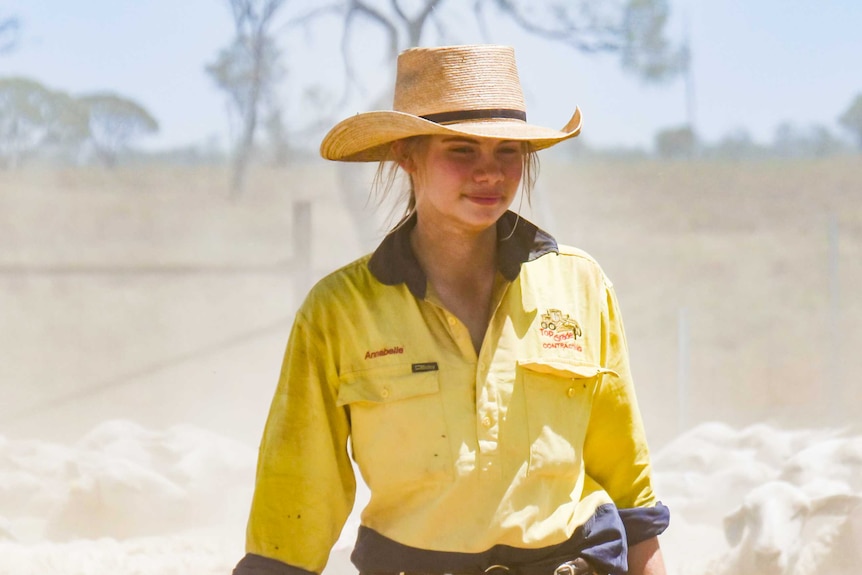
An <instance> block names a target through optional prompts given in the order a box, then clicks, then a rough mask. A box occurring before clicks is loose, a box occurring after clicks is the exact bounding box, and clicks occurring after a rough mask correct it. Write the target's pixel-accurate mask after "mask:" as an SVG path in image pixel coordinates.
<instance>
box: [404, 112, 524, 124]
mask: <svg viewBox="0 0 862 575" xmlns="http://www.w3.org/2000/svg"><path fill="white" fill-rule="evenodd" d="M419 117H420V118H423V119H425V120H428V121H429V122H434V123H435V124H446V123H449V122H465V121H468V120H487V119H492V118H494V119H496V118H508V119H512V120H521V121H522V122H526V121H527V113H526V112H524V111H523V110H508V109H505V108H493V109H490V110H458V111H456V112H442V113H440V114H427V115H425V116H419Z"/></svg>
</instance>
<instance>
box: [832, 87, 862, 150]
mask: <svg viewBox="0 0 862 575" xmlns="http://www.w3.org/2000/svg"><path fill="white" fill-rule="evenodd" d="M838 123H839V124H841V126H842V127H844V128H845V129H846V130H847V131H849V132H850V133H851V134H853V136H854V137H855V138H856V141H857V143H858V145H859V147H860V148H862V94H859V95H857V96H856V99H855V100H853V102H852V103H851V104H850V107H848V108H847V109H846V110H845V111H844V113H843V114H841V116H840V117H839V118H838Z"/></svg>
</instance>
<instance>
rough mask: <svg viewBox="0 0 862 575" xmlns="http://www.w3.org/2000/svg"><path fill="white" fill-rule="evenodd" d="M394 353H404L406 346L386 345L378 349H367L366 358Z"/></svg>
mask: <svg viewBox="0 0 862 575" xmlns="http://www.w3.org/2000/svg"><path fill="white" fill-rule="evenodd" d="M393 353H404V348H403V347H401V346H400V345H398V346H395V347H384V348H383V349H378V350H377V351H366V352H365V359H374V358H375V357H383V356H384V355H392V354H393Z"/></svg>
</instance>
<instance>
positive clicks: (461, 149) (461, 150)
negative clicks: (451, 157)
mask: <svg viewBox="0 0 862 575" xmlns="http://www.w3.org/2000/svg"><path fill="white" fill-rule="evenodd" d="M449 151H450V152H452V153H455V154H470V153H472V152H473V148H472V147H470V146H455V147H453V148H449Z"/></svg>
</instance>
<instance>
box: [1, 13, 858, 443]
mask: <svg viewBox="0 0 862 575" xmlns="http://www.w3.org/2000/svg"><path fill="white" fill-rule="evenodd" d="M213 10H222V11H223V13H224V14H227V15H228V16H229V18H230V22H231V30H232V32H231V35H230V37H228V38H225V42H224V45H223V46H222V48H220V49H219V50H217V51H216V52H214V53H212V54H211V56H210V58H209V59H208V60H207V61H206V62H203V63H202V65H201V68H202V69H203V71H204V72H205V74H206V75H207V77H208V78H209V79H210V81H211V87H212V90H213V91H214V92H215V93H218V94H219V95H220V96H221V97H222V98H223V101H224V113H225V116H226V118H227V120H228V122H227V123H228V125H229V126H230V137H229V141H228V142H220V141H218V140H216V139H212V140H207V141H204V142H203V143H200V142H199V143H197V144H191V145H186V146H182V147H179V148H178V147H169V148H158V147H152V146H147V145H146V143H147V140H148V138H152V137H153V136H155V135H157V134H158V133H159V130H160V128H164V126H163V125H162V122H161V120H160V118H158V117H157V116H156V115H155V114H154V113H153V112H151V111H150V110H148V109H147V106H146V105H144V104H143V103H141V101H138V98H137V97H136V94H134V93H128V94H127V93H118V92H116V91H114V90H108V89H102V88H101V87H100V86H93V87H92V89H91V90H88V91H85V92H83V93H72V92H70V91H67V90H65V89H63V88H62V87H61V86H56V85H52V84H51V83H50V81H49V80H43V79H37V78H36V77H30V76H27V75H22V74H15V75H12V74H9V75H6V74H4V73H3V69H4V68H3V59H4V58H8V57H10V55H12V54H15V53H16V51H19V50H23V49H26V42H27V35H26V34H25V33H24V31H25V30H26V28H27V26H28V23H27V22H26V21H24V20H22V19H21V18H19V17H18V15H17V14H14V13H5V12H0V246H2V249H0V325H2V326H3V328H2V340H0V343H2V345H3V350H4V351H3V361H2V362H0V389H2V392H3V394H4V397H5V398H6V400H5V401H4V402H3V403H2V405H0V422H2V424H0V433H5V434H12V435H21V436H40V437H47V438H52V439H58V438H65V437H68V436H69V435H71V436H75V435H77V434H79V433H81V432H82V431H84V430H86V429H89V428H90V427H92V426H93V425H94V424H95V423H97V422H99V421H102V420H104V419H106V418H111V417H129V418H132V419H138V420H141V421H142V422H143V423H145V424H148V425H167V424H170V423H172V422H175V421H192V422H194V423H198V424H201V425H205V426H208V427H214V428H220V429H222V431H227V432H229V433H233V434H234V435H235V436H237V437H239V438H241V439H243V440H245V441H248V442H250V443H254V442H256V441H257V437H258V435H259V432H260V429H261V428H262V425H263V420H264V417H265V414H266V409H267V406H268V403H269V400H270V395H271V393H272V389H273V388H274V384H275V379H276V377H277V373H278V369H279V364H280V360H281V352H282V349H283V345H284V342H285V341H286V338H287V333H288V330H289V328H290V323H291V317H292V314H293V310H294V309H295V306H296V305H297V303H298V302H299V301H300V300H301V298H302V295H303V285H304V284H303V283H302V282H297V281H296V270H297V265H298V262H301V261H306V260H310V262H311V264H310V265H311V270H310V274H311V275H310V277H309V278H306V279H305V280H303V281H313V280H314V279H316V278H319V277H320V276H322V275H323V274H325V273H328V272H329V271H331V270H333V269H335V268H336V267H338V266H340V265H343V264H345V263H347V262H348V261H350V260H351V259H353V258H355V257H359V256H360V255H362V254H363V253H365V252H367V251H368V250H371V249H373V247H374V245H375V244H376V243H377V242H378V241H379V239H380V237H381V235H382V233H383V232H384V230H385V215H386V214H385V209H384V210H379V209H375V208H374V206H373V205H369V201H368V197H367V194H368V189H369V184H370V182H371V178H372V172H373V167H369V166H352V165H332V164H329V165H327V164H324V163H323V162H322V161H321V160H319V159H318V158H317V157H316V145H317V142H319V139H320V136H321V135H322V133H323V132H324V131H325V130H326V129H327V128H328V127H329V126H331V125H332V124H333V123H334V122H335V121H337V120H338V119H340V118H341V117H343V116H344V115H346V114H347V113H349V112H350V111H352V110H354V109H374V108H388V107H389V101H390V100H391V94H390V93H389V92H388V91H387V90H386V89H383V88H380V86H387V85H389V84H391V79H389V80H387V81H385V82H384V81H381V80H380V78H379V74H380V72H379V71H377V72H376V73H377V74H378V75H377V76H375V75H374V74H372V73H371V72H370V71H369V65H370V64H369V62H368V61H366V60H364V59H363V57H362V54H363V51H362V50H363V46H364V45H365V44H367V43H368V42H369V40H370V39H373V40H374V42H376V43H377V44H379V45H381V46H383V50H384V52H385V53H386V54H387V58H388V60H387V64H386V66H379V63H378V62H375V63H373V65H372V67H377V68H387V69H391V68H392V67H393V63H394V58H395V56H396V55H397V53H398V52H399V51H400V50H402V49H404V48H406V47H409V46H413V45H417V44H433V43H456V42H466V41H482V40H483V39H485V38H487V37H489V35H491V34H489V32H488V30H489V29H490V28H495V27H498V26H499V25H500V22H501V21H505V22H507V23H508V24H507V25H509V26H513V27H515V28H517V29H518V30H520V31H521V32H522V33H523V34H526V35H528V36H531V37H535V38H537V39H541V41H543V42H550V43H551V44H553V45H556V46H558V47H559V50H560V52H559V53H558V54H552V55H550V56H553V57H554V58H557V57H558V58H560V59H565V58H567V57H569V55H572V54H580V55H582V56H584V57H589V58H592V57H602V58H610V59H612V61H613V62H615V64H614V65H616V66H619V67H620V69H621V70H623V71H624V72H625V73H626V74H629V75H632V76H633V77H637V78H638V79H639V81H641V82H642V83H643V85H644V86H651V85H660V84H662V83H668V82H677V83H682V85H683V86H684V91H685V98H684V107H685V110H683V111H681V113H680V117H684V118H685V120H684V121H682V122H679V123H677V124H674V125H669V126H667V127H663V128H661V129H659V130H658V131H657V132H656V133H655V134H654V137H653V139H652V142H651V143H650V144H649V145H640V146H633V145H597V144H592V143H591V142H590V140H589V138H588V137H582V138H579V139H578V140H576V141H573V142H568V143H566V144H564V145H561V146H558V147H556V148H554V149H552V150H548V152H546V153H544V155H543V162H542V176H541V177H540V179H539V187H538V189H537V193H536V194H535V197H534V201H533V204H532V205H528V204H527V202H523V204H522V210H523V211H524V212H525V213H526V214H527V215H528V216H529V217H530V218H532V219H533V220H535V221H536V222H537V223H539V224H540V225H543V226H545V227H547V228H548V229H549V230H550V231H551V232H553V233H554V234H555V235H556V236H557V237H558V239H559V240H560V241H562V242H565V243H570V244H574V245H577V246H579V247H582V248H584V249H586V250H587V251H589V252H591V253H592V254H593V255H595V256H596V257H597V258H598V259H599V261H600V262H601V263H602V264H603V266H604V267H605V269H606V271H607V272H608V274H609V275H610V277H611V278H612V279H613V281H614V282H615V284H616V285H617V289H618V292H619V295H620V299H621V301H622V304H623V309H624V312H625V316H626V322H627V328H628V336H629V346H630V348H631V351H632V358H633V365H634V371H635V374H636V375H637V377H638V389H639V393H640V395H641V402H642V405H643V409H644V415H645V418H646V419H647V424H648V428H649V429H650V433H651V434H652V435H653V438H654V440H655V441H656V442H657V443H659V444H660V443H663V442H665V441H667V440H668V439H669V438H670V437H673V436H674V435H675V434H676V433H678V432H679V431H681V430H683V429H686V428H688V427H690V426H691V425H693V424H695V423H697V422H699V421H705V420H711V419H720V420H724V421H728V422H730V423H733V424H738V425H743V424H747V423H751V422H755V421H771V422H774V423H777V424H780V425H785V426H797V427H798V426H825V425H829V426H853V425H856V423H855V422H856V416H855V415H854V409H853V406H854V405H858V404H859V401H860V400H862V385H860V384H859V381H860V379H862V377H860V376H862V362H860V356H859V354H856V353H855V350H856V349H857V348H858V347H860V345H862V329H860V326H862V297H860V295H859V294H860V290H859V289H858V287H859V281H860V278H862V263H860V262H862V257H860V255H862V167H860V165H862V162H860V161H859V160H860V152H862V84H860V88H859V92H858V93H855V94H854V93H848V94H846V95H845V96H843V97H844V98H845V100H846V107H844V108H843V109H840V110H836V112H835V117H834V121H833V122H832V123H831V124H830V125H818V124H808V125H799V124H798V123H797V122H798V119H796V118H790V119H788V120H787V121H786V122H783V123H781V124H780V125H778V126H776V128H775V130H774V134H773V135H772V138H771V139H769V140H763V139H755V138H754V137H753V136H752V135H751V133H750V132H749V131H748V130H747V129H746V128H744V127H739V128H732V129H730V131H728V132H727V133H726V134H724V135H723V136H720V137H718V138H712V139H710V138H705V137H703V136H702V135H701V133H700V130H699V129H698V125H697V124H698V122H697V118H698V117H702V115H703V114H708V113H709V110H698V107H697V100H696V98H695V90H694V78H693V71H694V70H696V61H695V60H694V58H693V54H692V50H691V48H690V43H689V39H688V37H687V36H686V35H683V36H682V37H675V36H674V34H672V33H671V31H670V29H669V27H668V21H669V18H670V16H671V6H670V5H669V4H668V3H667V2H666V1H664V0H627V1H622V0H620V1H615V2H602V3H596V2H590V1H588V0H583V1H575V2H573V1H560V0H558V1H552V0H547V1H534V2H518V1H515V0H474V1H473V2H463V3H458V2H455V1H454V0H416V1H414V2H412V3H410V2H403V3H402V2H398V1H396V0H393V1H391V2H384V1H382V0H379V1H376V2H374V1H371V0H337V1H330V2H319V3H317V2H290V1H288V0H224V1H222V2H214V3H213ZM455 21H461V22H466V21H469V22H470V25H471V26H472V27H473V29H475V30H476V31H477V33H476V34H475V35H474V36H467V37H464V36H458V35H456V34H454V33H453V32H452V31H451V29H452V26H451V24H452V23H453V22H455ZM336 24H337V25H336ZM321 30H324V31H325V30H329V32H328V33H329V34H334V33H333V32H332V30H335V31H337V34H334V35H333V37H332V38H331V39H330V41H331V43H333V44H337V45H338V46H339V51H340V58H341V59H340V61H339V64H338V69H337V71H336V75H337V76H338V77H339V78H340V79H341V82H340V83H338V84H337V85H334V86H329V85H324V84H322V83H320V82H319V81H317V80H315V79H314V78H313V77H312V81H309V82H305V83H304V82H301V81H297V80H296V79H295V78H293V77H292V76H291V70H292V68H291V67H292V66H293V64H292V63H291V62H292V61H291V59H290V58H289V56H291V54H288V53H287V52H286V51H285V49H284V48H283V45H284V40H285V39H286V38H290V39H293V40H296V38H302V37H306V36H307V37H311V36H314V35H315V34H317V35H319V34H320V33H321ZM491 36H493V35H491ZM676 36H679V35H676ZM494 40H495V41H500V38H499V37H497V36H494ZM293 55H294V56H295V54H293ZM609 61H611V60H609ZM329 72H331V71H329ZM329 72H327V73H329ZM323 74H324V72H323V70H321V75H323ZM522 75H523V70H522ZM286 86H287V87H289V89H290V91H291V93H292V94H293V102H294V104H295V105H294V107H293V108H291V107H289V106H287V104H286V100H285V99H284V98H283V93H284V90H285V87H286ZM527 88H528V89H529V86H527ZM645 89H646V88H645ZM731 89H733V87H728V90H731ZM297 102H298V104H297ZM372 204H373V202H372ZM385 207H386V206H385ZM309 209H310V210H311V211H310V212H308V211H306V210H309ZM309 213H310V216H308V215H307V214H309ZM297 214H300V215H302V217H303V218H305V219H306V221H304V222H303V221H300V219H298V218H297ZM309 217H310V219H309ZM301 229H306V232H307V235H308V240H307V241H308V243H298V242H301V240H300V239H298V238H300V237H301V235H299V234H298V232H299V231H301Z"/></svg>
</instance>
